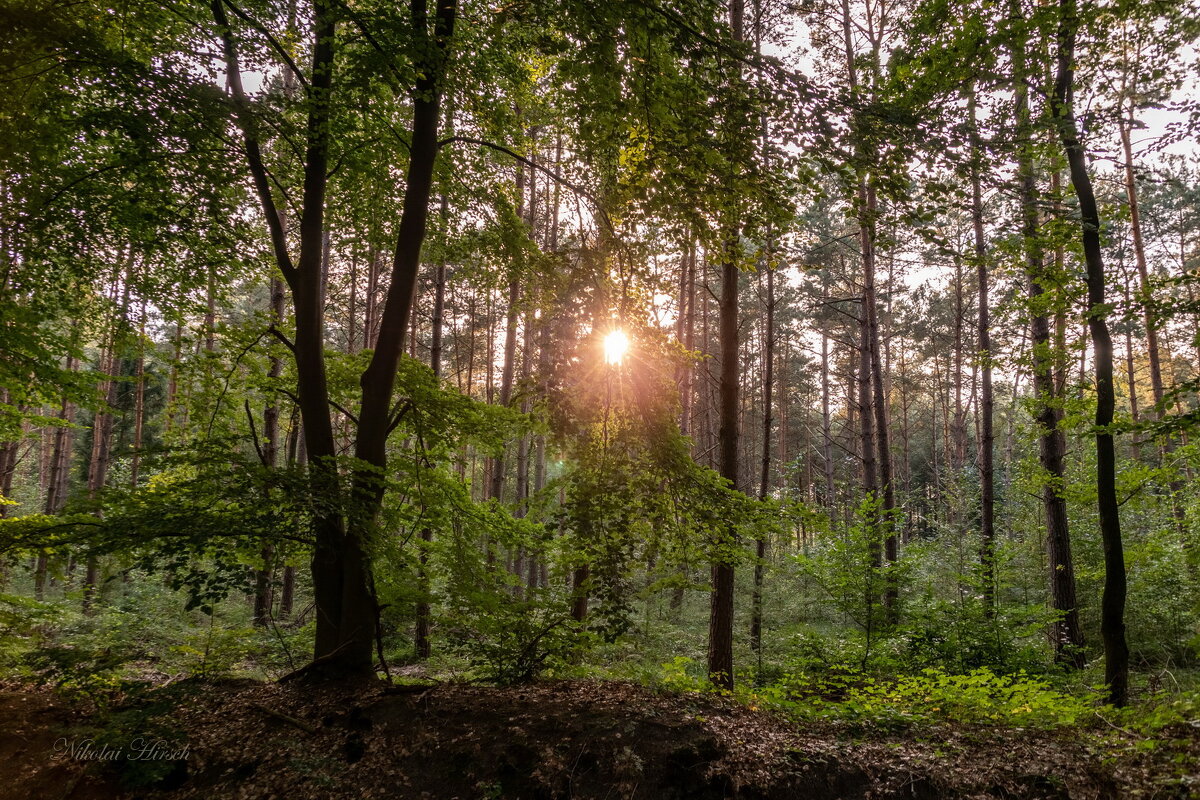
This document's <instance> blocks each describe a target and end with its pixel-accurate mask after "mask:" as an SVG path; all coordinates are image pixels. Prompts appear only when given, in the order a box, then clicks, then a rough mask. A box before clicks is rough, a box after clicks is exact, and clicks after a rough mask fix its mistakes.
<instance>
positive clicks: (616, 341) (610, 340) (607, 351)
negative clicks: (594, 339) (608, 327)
mask: <svg viewBox="0 0 1200 800" xmlns="http://www.w3.org/2000/svg"><path fill="white" fill-rule="evenodd" d="M627 352H629V337H628V336H626V335H625V331H623V330H620V329H617V330H614V331H612V332H610V333H609V334H608V335H606V336H605V337H604V361H605V363H607V364H620V363H621V361H622V360H623V359H624V358H625V354H626V353H627Z"/></svg>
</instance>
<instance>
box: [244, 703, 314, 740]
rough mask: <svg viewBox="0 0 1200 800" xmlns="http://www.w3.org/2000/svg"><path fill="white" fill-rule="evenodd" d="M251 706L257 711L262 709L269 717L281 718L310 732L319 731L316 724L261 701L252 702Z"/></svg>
mask: <svg viewBox="0 0 1200 800" xmlns="http://www.w3.org/2000/svg"><path fill="white" fill-rule="evenodd" d="M250 707H251V708H253V709H255V710H256V711H261V712H262V713H264V714H266V715H267V716H268V717H274V718H275V719H277V720H280V721H282V722H286V723H287V724H288V725H291V726H293V727H296V728H299V729H300V730H302V731H307V732H308V733H316V732H317V729H316V727H315V726H313V725H309V724H308V723H307V722H305V721H304V720H302V719H296V718H295V717H292V716H289V715H287V714H284V713H283V712H281V711H276V710H275V709H273V708H267V707H266V706H264V705H263V704H261V703H251V704H250Z"/></svg>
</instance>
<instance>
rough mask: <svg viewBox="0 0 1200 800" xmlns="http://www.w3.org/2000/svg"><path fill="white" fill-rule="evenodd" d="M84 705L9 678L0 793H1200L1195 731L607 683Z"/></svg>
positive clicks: (207, 687)
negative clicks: (918, 719) (950, 715)
mask: <svg viewBox="0 0 1200 800" xmlns="http://www.w3.org/2000/svg"><path fill="white" fill-rule="evenodd" d="M85 708H86V706H85V705H84V704H79V703H76V704H72V703H68V702H67V701H66V700H64V699H63V698H62V697H59V696H58V695H55V694H53V693H51V692H49V691H43V690H34V689H30V688H29V687H19V686H9V687H6V688H0V796H2V797H4V798H21V799H22V800H50V799H51V798H53V800H94V799H96V798H101V797H104V798H136V799H137V800H142V799H143V798H145V800H184V798H204V799H205V800H214V799H219V798H254V799H255V800H258V799H259V798H289V799H290V800H299V799H300V798H322V799H323V800H324V799H325V798H329V799H330V800H332V799H333V798H406V799H407V798H413V799H414V800H415V799H416V798H463V800H468V799H470V800H475V799H476V798H529V799H530V800H532V799H534V798H596V800H600V799H601V798H613V800H615V799H616V798H647V799H648V800H672V799H674V798H678V799H679V800H685V799H686V800H706V799H707V798H714V799H715V798H806V799H808V798H811V799H812V800H821V799H824V798H830V799H832V798H847V799H849V798H864V800H865V799H866V798H930V799H932V798H1072V799H1074V800H1083V799H1084V798H1125V797H1130V798H1132V797H1146V798H1186V797H1193V796H1194V797H1200V775H1196V774H1189V771H1190V767H1189V766H1188V765H1193V766H1194V765H1196V764H1200V731H1197V730H1195V729H1190V726H1180V728H1181V730H1179V731H1176V732H1174V734H1173V735H1172V736H1171V737H1169V738H1165V739H1160V740H1158V741H1156V742H1155V743H1154V746H1153V747H1148V746H1145V742H1144V741H1143V740H1139V739H1138V738H1137V737H1136V736H1135V735H1134V734H1132V733H1128V732H1125V733H1123V732H1120V731H1116V730H1107V731H1103V730H1091V731H1086V732H1085V731H1080V730H1066V731H1059V732H1051V731H1036V730H1029V729H1024V730H1023V729H1014V728H1002V727H982V726H964V725H953V726H924V727H913V728H909V729H907V730H904V731H894V730H893V731H891V732H885V731H871V730H869V729H864V728H857V729H854V728H848V727H846V726H845V725H844V724H835V723H821V724H819V725H808V724H806V725H803V726H800V725H797V724H796V723H795V722H791V721H788V720H786V719H783V718H781V717H778V716H776V715H773V714H769V713H766V712H764V711H759V710H755V709H752V708H748V707H746V706H744V705H740V704H738V703H736V702H735V701H733V700H731V699H726V698H721V697H715V696H710V695H698V694H663V693H657V692H654V691H651V690H649V689H646V688H643V687H640V686H636V685H632V684H626V683H614V682H602V681H570V682H565V681H564V682H547V683H540V684H535V685H532V686H526V687H514V688H491V687H483V686H475V685H468V684H449V683H446V684H439V685H435V686H432V687H428V688H426V687H412V686H396V687H391V686H388V685H386V684H382V683H379V684H375V683H372V684H368V685H361V686H352V685H344V684H343V685H338V686H331V685H322V686H314V685H311V684H310V685H300V684H295V683H289V684H266V683H255V682H250V681H225V682H218V683H207V684H205V683H198V682H195V681H185V682H181V683H177V684H174V685H171V686H167V687H165V688H157V689H153V690H150V691H148V692H145V693H142V694H139V695H137V696H136V697H134V696H131V697H129V698H127V699H126V701H125V702H124V703H123V704H120V705H118V706H116V707H115V708H113V709H110V710H109V711H108V712H106V713H105V714H104V715H102V716H97V715H96V713H95V712H93V713H87V712H86V711H85ZM1184 728H1189V729H1188V730H1184ZM138 739H142V740H144V741H142V742H138V741H137V740H138ZM160 740H161V742H162V743H161V744H160V745H159V746H158V747H155V748H152V749H150V750H147V749H146V748H147V747H148V745H149V744H151V743H152V742H155V741H160ZM89 741H90V742H92V748H91V749H90V750H87V749H85V748H86V747H87V743H88V742H89ZM184 745H186V751H182V749H181V748H182V747H183V746H184ZM106 746H107V750H104V749H103V748H104V747H106ZM71 747H74V748H75V751H74V756H72V754H71V752H70V748H71ZM114 753H116V755H115V756H113V754H114ZM89 754H91V756H92V757H89ZM97 754H100V755H105V754H106V755H108V756H110V757H111V758H108V759H97V758H95V757H94V756H96V755H97ZM138 783H140V784H141V785H140V786H138V785H136V784H138Z"/></svg>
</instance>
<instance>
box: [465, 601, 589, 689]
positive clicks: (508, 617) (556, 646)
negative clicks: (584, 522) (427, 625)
mask: <svg viewBox="0 0 1200 800" xmlns="http://www.w3.org/2000/svg"><path fill="white" fill-rule="evenodd" d="M444 624H446V625H447V626H448V627H449V628H450V630H451V631H452V634H453V636H452V639H451V642H452V645H451V647H452V649H453V650H455V651H457V652H459V653H460V654H462V655H463V656H464V657H465V658H466V660H467V662H468V663H469V664H470V666H471V667H472V668H473V669H474V670H475V671H476V672H477V674H478V675H479V677H481V678H483V679H485V680H489V681H495V682H496V683H500V684H516V683H528V682H529V681H532V680H534V679H535V678H537V677H539V676H541V675H544V674H554V673H555V672H556V671H560V670H562V669H563V668H565V667H566V666H568V665H569V664H570V663H571V661H572V660H573V658H574V657H575V655H576V653H577V652H578V651H579V650H580V649H581V648H582V647H584V646H585V645H586V642H587V637H586V635H585V634H584V633H583V632H582V631H581V630H580V628H579V625H578V624H577V623H576V622H575V620H574V619H572V617H571V613H570V605H569V599H568V598H567V597H565V596H564V595H563V594H562V593H561V592H554V591H549V590H528V589H526V590H523V591H522V590H521V589H519V588H518V587H516V586H512V587H503V588H501V587H498V591H492V592H486V591H478V592H474V593H472V595H471V596H470V597H469V598H468V600H467V602H466V603H463V604H461V605H459V607H458V608H457V609H456V610H455V612H454V613H453V614H452V615H451V616H450V617H449V618H448V619H447V620H445V623H444Z"/></svg>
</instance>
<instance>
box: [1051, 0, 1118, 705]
mask: <svg viewBox="0 0 1200 800" xmlns="http://www.w3.org/2000/svg"><path fill="white" fill-rule="evenodd" d="M1059 11H1060V15H1061V16H1060V18H1059V26H1058V42H1057V44H1058V65H1057V66H1058V69H1057V72H1056V75H1055V80H1054V92H1053V94H1052V96H1051V103H1052V108H1053V111H1054V116H1055V121H1056V122H1057V125H1058V134H1059V139H1060V140H1061V141H1062V147H1063V150H1064V152H1065V153H1066V156H1067V166H1068V169H1069V171H1070V174H1071V185H1072V186H1073V187H1074V189H1075V197H1076V199H1077V200H1078V201H1079V214H1080V234H1081V237H1082V239H1083V260H1084V265H1085V266H1086V268H1087V300H1088V329H1089V332H1090V333H1091V338H1092V359H1093V364H1094V367H1093V368H1094V370H1095V378H1096V501H1097V511H1098V514H1099V519H1100V537H1101V540H1102V541H1103V545H1104V594H1103V597H1102V599H1101V603H1100V636H1101V638H1102V639H1103V640H1104V677H1105V681H1106V682H1107V684H1108V692H1109V702H1111V703H1112V704H1113V705H1114V706H1118V707H1120V706H1124V705H1125V703H1126V701H1127V699H1128V688H1129V646H1128V644H1127V643H1126V641H1125V594H1126V581H1125V554H1124V548H1123V546H1122V542H1121V516H1120V504H1119V503H1118V501H1117V473H1116V450H1115V444H1114V440H1113V432H1112V428H1111V427H1110V426H1111V425H1112V422H1113V413H1114V409H1115V406H1116V392H1115V390H1114V387H1113V345H1112V337H1111V335H1110V334H1109V330H1108V322H1107V319H1106V318H1107V315H1108V309H1107V307H1106V306H1105V303H1104V295H1105V286H1104V256H1103V251H1102V250H1101V243H1100V211H1099V208H1098V206H1097V204H1096V195H1095V192H1094V191H1093V188H1092V178H1091V175H1089V174H1088V169H1087V154H1086V152H1085V151H1084V147H1083V144H1082V142H1080V140H1079V131H1078V128H1077V126H1076V123H1075V108H1074V92H1075V64H1074V60H1075V38H1076V34H1077V32H1078V29H1079V10H1078V7H1077V5H1076V0H1060V2H1059Z"/></svg>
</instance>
